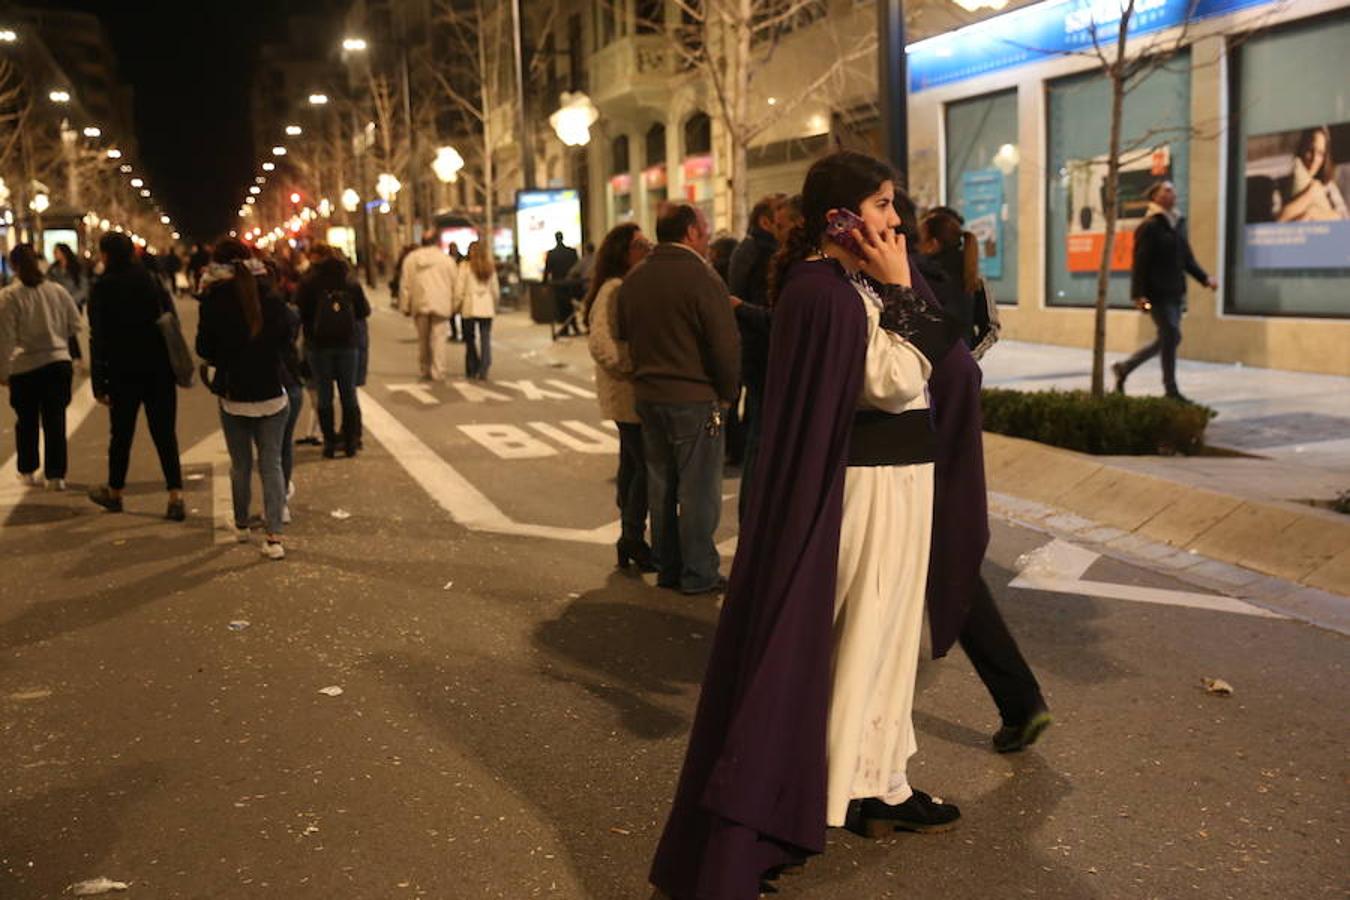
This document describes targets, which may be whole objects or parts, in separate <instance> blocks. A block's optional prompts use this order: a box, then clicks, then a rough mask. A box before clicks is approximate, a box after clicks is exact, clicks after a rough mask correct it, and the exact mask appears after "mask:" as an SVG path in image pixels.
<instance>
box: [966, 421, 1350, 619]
mask: <svg viewBox="0 0 1350 900" xmlns="http://www.w3.org/2000/svg"><path fill="white" fill-rule="evenodd" d="M984 455H985V472H986V476H987V478H988V486H989V490H990V491H994V492H998V493H1000V494H1004V495H1009V496H1011V497H1016V498H1020V499H1023V500H1029V501H1032V502H1034V503H1039V504H1043V505H1045V506H1048V507H1052V508H1055V509H1058V510H1062V511H1064V512H1065V513H1067V514H1069V515H1070V516H1072V517H1074V518H1078V517H1081V519H1078V522H1081V523H1083V524H1090V523H1096V524H1097V525H1098V526H1100V527H1101V528H1103V529H1105V530H1109V531H1110V532H1113V533H1115V534H1116V537H1115V538H1114V539H1115V540H1121V539H1127V538H1128V537H1129V536H1136V537H1137V538H1140V539H1143V540H1146V541H1148V542H1149V543H1151V544H1152V543H1157V544H1166V545H1170V546H1172V547H1176V548H1178V550H1179V551H1184V552H1186V553H1188V554H1189V553H1194V554H1197V555H1200V556H1203V557H1207V558H1209V559H1212V560H1218V561H1220V562H1224V563H1230V564H1233V565H1236V566H1241V567H1243V568H1245V569H1250V570H1252V571H1255V572H1260V573H1263V574H1266V575H1271V576H1274V577H1276V578H1281V579H1285V580H1287V581H1293V582H1297V583H1298V584H1303V585H1307V586H1308V587H1311V588H1316V589H1318V590H1321V591H1327V592H1330V593H1333V594H1340V595H1342V596H1344V597H1350V519H1347V517H1345V516H1342V515H1339V514H1337V513H1333V512H1328V511H1326V510H1321V509H1316V508H1313V507H1309V508H1307V509H1306V510H1304V509H1302V508H1300V507H1298V506H1297V505H1295V504H1288V505H1284V504H1279V503H1266V502H1261V501H1258V500H1249V499H1245V498H1242V497H1235V496H1231V495H1228V494H1222V493H1218V492H1216V491H1211V490H1207V489H1204V488H1197V487H1193V486H1191V485H1187V484H1183V483H1181V482H1177V481H1171V480H1169V479H1166V478H1160V477H1158V476H1156V475H1147V474H1144V473H1142V472H1135V471H1132V470H1129V469H1124V468H1120V467H1117V466H1113V465H1111V464H1110V463H1109V462H1106V461H1104V460H1102V459H1100V458H1098V457H1093V456H1089V455H1087V454H1083V453H1076V452H1074V451H1072V450H1061V449H1060V448H1058V447H1050V446H1047V445H1045V444H1038V443H1036V442H1034V441H1028V440H1023V439H1021V438H1013V437H1007V436H1005V435H1001V434H991V433H989V432H985V435H984ZM1071 530H1078V529H1076V528H1075V529H1071Z"/></svg>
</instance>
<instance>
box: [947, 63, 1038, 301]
mask: <svg viewBox="0 0 1350 900" xmlns="http://www.w3.org/2000/svg"><path fill="white" fill-rule="evenodd" d="M945 126H946V189H947V191H946V197H947V205H948V206H951V207H953V208H954V209H956V210H957V211H958V212H960V213H961V215H962V216H963V217H964V218H965V220H966V227H967V228H969V229H970V230H972V231H973V232H975V234H976V235H977V236H978V237H979V239H980V251H981V252H980V269H981V274H982V275H983V276H984V279H985V281H986V282H987V283H988V284H989V286H990V288H991V289H992V291H993V294H994V297H995V299H997V300H998V302H999V303H1011V304H1015V303H1016V302H1017V247H1018V233H1017V232H1018V227H1017V169H1018V164H1019V159H1020V153H1019V152H1018V141H1017V91H1016V90H1011V91H1003V92H1001V93H998V94H988V95H986V96H983V97H972V98H971V99H969V100H960V101H957V102H955V103H949V104H947V109H946V119H945Z"/></svg>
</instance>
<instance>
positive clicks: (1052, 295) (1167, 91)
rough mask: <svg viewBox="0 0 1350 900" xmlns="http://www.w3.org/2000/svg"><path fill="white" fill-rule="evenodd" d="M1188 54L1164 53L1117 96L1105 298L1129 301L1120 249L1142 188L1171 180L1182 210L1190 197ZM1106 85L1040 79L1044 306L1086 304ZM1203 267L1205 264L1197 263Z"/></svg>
mask: <svg viewBox="0 0 1350 900" xmlns="http://www.w3.org/2000/svg"><path fill="white" fill-rule="evenodd" d="M1190 107H1191V72H1190V55H1189V53H1180V54H1177V55H1176V56H1174V57H1172V59H1171V60H1169V61H1168V62H1167V63H1166V64H1165V65H1162V66H1159V67H1158V68H1156V69H1154V70H1152V71H1151V72H1149V73H1148V74H1147V76H1146V77H1145V78H1144V79H1143V80H1141V81H1139V82H1138V83H1137V84H1136V85H1134V86H1133V88H1132V90H1131V91H1130V93H1129V94H1128V95H1127V96H1126V97H1125V105H1124V109H1123V121H1122V130H1121V147H1122V149H1123V151H1125V152H1122V154H1121V178H1120V197H1119V199H1118V203H1117V209H1118V213H1119V216H1120V220H1119V222H1118V225H1117V230H1116V241H1115V243H1116V248H1115V252H1114V253H1113V263H1112V269H1113V275H1112V278H1111V284H1110V288H1109V291H1108V295H1107V296H1108V299H1109V301H1110V304H1111V305H1112V306H1115V307H1120V308H1126V307H1129V306H1130V305H1131V303H1130V298H1129V296H1128V295H1129V288H1130V271H1129V262H1130V248H1131V247H1132V246H1133V231H1134V228H1135V226H1136V225H1138V224H1139V221H1140V220H1141V219H1142V216H1143V212H1144V209H1145V206H1146V205H1147V201H1146V200H1145V199H1144V192H1145V191H1146V190H1147V189H1148V187H1149V185H1151V184H1152V183H1153V182H1155V181H1158V180H1162V179H1164V178H1166V179H1169V180H1171V181H1172V182H1173V183H1174V184H1175V185H1176V189H1177V195H1178V201H1177V202H1178V205H1179V207H1180V208H1181V210H1182V214H1183V215H1184V214H1185V213H1186V200H1187V198H1188V195H1189V193H1190V190H1189V187H1190V178H1189V174H1190V173H1189V165H1190V161H1189V152H1188V151H1189V145H1190V139H1189V131H1190ZM1110 110H1111V86H1110V84H1109V83H1108V82H1107V80H1106V78H1105V77H1104V76H1103V75H1102V74H1101V73H1099V72H1093V73H1090V74H1087V75H1076V76H1073V77H1070V78H1062V79H1058V80H1056V81H1052V82H1049V83H1047V85H1046V119H1047V121H1046V159H1047V168H1046V234H1045V240H1046V251H1045V252H1046V297H1045V302H1046V304H1047V305H1048V306H1092V305H1094V304H1095V302H1096V293H1097V260H1098V259H1100V251H1101V247H1102V241H1103V239H1104V237H1105V229H1104V226H1103V212H1102V206H1103V197H1102V194H1103V189H1102V182H1103V181H1104V177H1105V174H1106V165H1105V154H1106V145H1107V141H1108V135H1109V134H1110V128H1111V119H1110ZM1200 263H1201V265H1203V266H1205V267H1206V268H1207V269H1209V270H1210V271H1213V269H1214V261H1213V260H1200Z"/></svg>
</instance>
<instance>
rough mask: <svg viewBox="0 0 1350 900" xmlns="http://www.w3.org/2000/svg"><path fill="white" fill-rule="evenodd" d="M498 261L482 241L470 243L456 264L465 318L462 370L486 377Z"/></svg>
mask: <svg viewBox="0 0 1350 900" xmlns="http://www.w3.org/2000/svg"><path fill="white" fill-rule="evenodd" d="M500 295H501V288H500V287H499V285H498V282H497V265H496V263H494V262H493V261H492V252H491V251H490V250H489V248H488V245H487V244H485V243H483V242H482V241H474V242H473V243H472V244H470V245H469V255H468V256H467V257H465V259H464V262H462V263H460V266H459V288H458V291H457V297H458V309H457V312H458V313H459V314H460V316H461V318H463V320H464V374H465V375H467V376H468V377H469V378H477V379H479V380H481V381H487V377H488V369H490V368H491V367H492V318H493V316H495V315H496V314H497V298H498V297H499V296H500Z"/></svg>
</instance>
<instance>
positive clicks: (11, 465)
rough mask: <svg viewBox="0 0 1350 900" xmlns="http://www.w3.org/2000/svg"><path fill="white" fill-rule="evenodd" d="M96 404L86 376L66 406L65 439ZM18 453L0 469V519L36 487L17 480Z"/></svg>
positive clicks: (6, 516) (35, 489)
mask: <svg viewBox="0 0 1350 900" xmlns="http://www.w3.org/2000/svg"><path fill="white" fill-rule="evenodd" d="M96 406H98V401H97V400H95V399H94V389H93V383H92V382H91V381H90V380H89V379H88V378H86V379H85V380H84V383H83V384H81V385H80V386H79V388H77V389H76V391H75V396H74V397H72V398H71V401H70V406H68V407H66V439H67V441H66V442H67V443H69V439H70V438H71V437H74V435H75V432H76V431H77V430H79V427H80V425H82V424H83V423H84V420H85V419H87V418H89V414H90V413H91V412H93V411H94V407H96ZM18 472H19V455H18V454H17V453H15V454H13V455H11V456H10V457H9V459H7V460H5V463H4V468H2V469H0V521H6V522H7V521H8V520H9V514H10V513H11V512H13V511H14V507H16V506H18V505H19V504H20V503H22V502H23V499H24V496H25V495H27V494H28V493H30V492H36V491H37V490H38V489H37V488H33V487H29V486H28V485H26V484H21V483H19V481H18Z"/></svg>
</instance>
